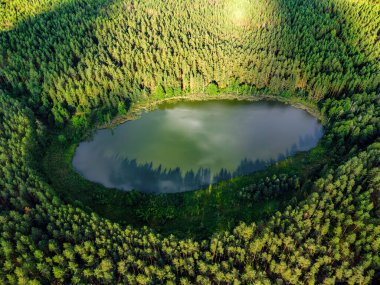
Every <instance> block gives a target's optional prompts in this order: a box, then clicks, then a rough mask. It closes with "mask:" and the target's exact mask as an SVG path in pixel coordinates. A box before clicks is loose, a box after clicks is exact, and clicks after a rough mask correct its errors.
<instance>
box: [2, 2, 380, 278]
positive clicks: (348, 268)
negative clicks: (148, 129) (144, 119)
mask: <svg viewBox="0 0 380 285" xmlns="http://www.w3.org/2000/svg"><path fill="white" fill-rule="evenodd" d="M0 7H1V10H0V14H1V15H5V17H1V20H0V47H1V49H0V190H1V191H0V229H1V235H0V283H1V284H115V283H121V284H162V283H166V284H176V283H178V284H190V283H197V284H230V283H236V284H239V283H243V284H270V283H275V284H285V283H289V284H333V283H348V284H369V283H371V282H372V283H374V284H375V283H376V282H377V281H378V280H379V278H380V257H379V252H380V224H379V223H380V192H379V191H380V140H379V138H380V136H379V133H380V104H379V103H380V102H379V101H380V96H379V94H380V84H379V83H380V41H379V29H380V28H379V27H380V17H379V12H380V5H379V3H378V2H377V1H371V0H362V1H351V0H320V1H316V0H275V1H263V0H255V1H248V0H240V1H227V0H226V1H223V0H222V1H203V0H195V1H190V0H183V1H174V0H173V1H158V0H148V1H139V0H136V1H129V2H128V1H124V0H114V1H110V0H37V1H24V0H13V1H5V2H2V3H0ZM195 93H202V94H208V96H210V98H211V97H212V98H214V97H218V96H220V95H221V94H223V93H234V94H235V95H236V96H240V95H257V94H270V95H273V96H276V95H278V96H279V98H297V100H303V101H305V102H312V103H313V104H314V103H317V104H318V107H319V108H320V110H321V112H322V113H323V114H324V116H325V117H326V126H325V136H324V138H323V140H322V141H321V143H320V145H319V146H318V147H317V148H316V149H314V150H312V151H311V152H310V153H301V154H298V155H296V156H294V157H291V158H289V159H287V160H285V161H283V162H281V163H279V164H278V165H276V166H273V167H271V168H269V169H267V170H266V171H263V172H259V173H256V174H253V175H249V176H245V177H240V178H235V179H233V180H231V181H228V182H224V183H221V184H219V185H217V186H214V187H212V188H210V189H204V190H200V191H195V192H191V193H186V194H183V195H170V196H169V195H167V196H165V195H162V196H156V197H144V195H143V194H140V193H136V192H134V193H123V192H120V191H116V190H115V191H113V190H107V191H104V189H103V188H102V187H100V186H98V185H94V184H92V183H90V182H88V181H84V180H83V179H82V178H80V177H79V176H78V175H77V174H75V173H74V172H73V171H72V169H71V168H70V167H69V165H70V158H71V153H72V151H73V150H74V147H75V144H76V142H78V140H80V139H81V138H82V137H83V135H85V134H87V133H88V132H89V130H91V129H92V128H93V127H94V126H95V125H97V124H103V123H108V122H109V121H111V120H112V119H113V118H114V117H115V116H117V115H120V116H125V115H126V112H127V111H128V110H129V109H130V106H131V105H134V106H136V105H138V104H139V102H140V103H141V102H144V103H146V102H154V101H155V100H157V99H161V98H171V97H178V96H183V97H186V98H187V97H191V95H190V94H195ZM46 150H47V154H46V156H45V151H46ZM44 156H45V158H44V159H43V157H44ZM43 160H44V163H41V162H42V161H43ZM53 162H54V163H53ZM42 164H44V165H45V168H44V167H43V165H42ZM43 168H44V171H48V173H47V176H48V177H45V175H44V174H43V172H44V171H42V170H43ZM49 168H51V169H50V170H49ZM274 175H276V177H274ZM285 175H286V176H285ZM294 176H296V177H295V178H294ZM49 178H50V179H52V180H51V181H49ZM277 178H278V181H277ZM291 179H292V180H291ZM49 183H50V184H49ZM68 185H69V186H70V187H72V189H69V188H67V187H68ZM278 188H280V189H278ZM255 189H258V190H259V191H260V193H265V194H260V195H258V194H257V197H256V196H255V195H256V194H255V193H256V192H257V191H255ZM265 189H266V190H265ZM268 189H271V190H270V191H269V190H268ZM273 189H276V190H275V191H273ZM251 192H252V193H251ZM253 192H255V193H253ZM274 193H276V194H274ZM277 193H278V194H277ZM248 194H249V195H248ZM290 196H291V197H293V198H290V200H291V201H287V200H288V199H287V198H289V197H290ZM111 203H114V204H111ZM286 203H288V205H286ZM113 205H116V206H115V207H113ZM123 205H124V207H125V208H124V209H123V210H122V211H121V210H120V209H122V206H123ZM129 205H133V207H131V208H128V207H129ZM126 208H128V209H126ZM162 209H166V210H165V211H162ZM98 214H99V215H98ZM107 218H109V219H107ZM263 219H264V222H260V221H261V220H263ZM239 221H243V223H241V224H239V225H237V223H238V222H239ZM244 222H245V223H244ZM202 223H203V224H202ZM228 223H230V225H229V224H228ZM197 224H198V225H199V226H198V227H197ZM142 225H148V226H149V227H142V228H141V226H142ZM152 228H153V229H152ZM157 231H159V232H160V231H161V232H162V233H163V234H164V235H161V234H160V233H157ZM171 233H174V234H176V236H174V235H170V234H171ZM193 237H196V238H199V237H204V238H202V239H200V240H194V239H192V238H193Z"/></svg>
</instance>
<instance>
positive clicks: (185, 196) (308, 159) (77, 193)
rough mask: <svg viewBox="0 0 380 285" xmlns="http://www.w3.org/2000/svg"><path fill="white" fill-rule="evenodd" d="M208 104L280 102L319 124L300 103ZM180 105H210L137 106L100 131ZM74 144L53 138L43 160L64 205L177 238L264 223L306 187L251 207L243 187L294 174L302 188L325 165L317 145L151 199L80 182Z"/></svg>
mask: <svg viewBox="0 0 380 285" xmlns="http://www.w3.org/2000/svg"><path fill="white" fill-rule="evenodd" d="M211 99H212V100H227V99H229V100H249V101H258V100H276V101H282V102H284V103H287V104H291V105H294V106H295V107H298V108H301V109H304V110H306V111H308V112H309V113H311V114H313V115H315V116H317V117H318V118H319V119H320V120H321V121H322V122H323V118H322V116H321V114H320V113H319V111H318V108H317V107H316V105H315V104H311V103H310V104H304V103H303V102H302V101H301V100H298V99H287V98H281V97H275V96H241V95H229V94H224V95H222V94H220V95H219V96H217V97H216V96H215V97H212V98H211ZM183 100H186V101H205V100H210V97H206V96H205V95H194V96H189V97H186V98H183V97H174V98H169V99H163V100H159V101H154V102H144V103H138V104H135V105H133V106H132V108H131V109H130V111H129V112H128V114H127V115H125V116H122V117H117V118H115V119H114V120H113V121H112V122H111V123H109V124H106V125H102V126H99V127H103V128H105V127H114V126H116V125H117V124H120V123H122V122H125V121H127V120H132V119H136V118H138V116H139V115H140V114H141V113H142V112H146V111H149V110H153V109H156V108H158V106H159V105H160V104H163V103H175V102H179V101H183ZM78 143H79V141H75V142H72V143H69V144H62V143H60V142H59V141H58V140H57V139H53V140H52V143H51V145H50V146H49V147H48V149H47V151H46V155H45V156H44V159H43V170H44V172H45V174H46V176H47V177H48V179H49V182H50V183H51V184H52V185H53V188H54V189H55V190H56V191H57V192H58V194H59V195H60V197H61V198H62V199H63V200H64V201H66V202H68V203H72V204H74V205H77V206H78V207H81V208H83V209H85V210H88V211H89V212H92V211H93V212H96V213H98V214H99V215H100V216H102V217H105V218H108V219H110V220H112V221H116V222H118V223H121V224H125V225H127V224H130V225H132V226H135V227H143V226H149V227H151V228H154V229H156V230H157V231H158V232H161V233H163V234H175V235H177V236H179V237H184V236H186V237H193V238H205V237H207V236H209V235H211V234H212V233H215V232H223V231H224V230H227V229H231V228H233V227H234V226H236V224H237V223H238V222H239V221H245V222H251V221H256V222H260V221H263V220H265V219H266V218H267V217H269V216H270V215H271V214H273V213H274V212H276V211H279V210H282V209H284V208H285V207H286V206H287V205H289V204H291V203H295V202H297V200H298V201H299V200H300V199H303V198H304V197H305V196H306V195H307V193H306V192H305V189H306V188H308V187H301V190H300V191H298V192H291V193H290V194H289V193H288V194H287V195H282V196H279V197H277V198H276V199H272V200H268V201H263V202H256V203H252V202H249V201H244V200H242V199H240V198H239V196H238V194H237V193H238V192H239V190H240V189H241V188H242V187H244V186H247V185H249V184H252V183H254V182H255V181H258V180H259V179H261V178H265V177H267V176H272V175H274V174H276V175H279V174H288V175H298V176H299V177H300V179H301V183H302V185H303V186H306V185H308V183H309V181H311V180H310V179H312V178H313V177H314V176H315V175H316V174H317V173H318V172H319V171H320V170H321V169H322V168H323V166H324V165H325V164H327V163H328V162H329V158H328V156H327V154H326V150H325V149H324V147H323V143H319V144H318V146H317V147H316V148H314V149H312V150H311V151H309V152H301V153H298V154H296V155H294V156H292V157H289V158H287V159H286V160H283V161H280V162H278V163H276V164H274V165H272V166H270V167H268V168H267V169H265V170H264V171H259V172H255V173H253V174H251V175H246V176H242V177H236V178H233V179H231V180H229V181H225V182H220V183H218V184H216V185H212V186H210V187H208V188H207V189H200V190H197V191H191V192H185V193H176V194H160V195H151V194H145V193H140V192H136V191H133V192H125V191H121V190H117V189H109V188H105V187H104V186H102V185H100V184H97V183H93V182H90V181H88V180H86V179H84V178H83V177H82V176H80V175H79V174H78V173H77V172H76V171H75V170H74V168H73V166H72V158H73V155H74V153H75V149H76V147H77V145H78Z"/></svg>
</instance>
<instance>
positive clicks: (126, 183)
mask: <svg viewBox="0 0 380 285" xmlns="http://www.w3.org/2000/svg"><path fill="white" fill-rule="evenodd" d="M322 133H323V129H322V126H321V124H320V123H319V122H318V120H317V119H316V118H314V117H313V116H311V115H310V114H308V113H307V112H306V111H303V110H300V109H297V108H295V107H292V106H290V105H285V104H282V103H278V102H239V101H217V102H211V101H209V102H187V103H177V104H166V105H162V106H161V107H160V109H157V110H155V111H152V112H149V113H145V114H143V115H142V116H141V118H139V119H138V120H135V121H129V122H126V123H124V124H121V125H119V126H118V127H116V128H115V129H112V130H110V129H103V130H98V131H97V132H96V133H95V134H94V136H93V138H92V139H91V140H90V141H85V142H82V143H80V144H79V146H78V148H77V150H76V152H75V155H74V158H73V165H74V168H75V169H76V170H77V171H78V172H79V173H80V174H81V175H83V176H84V177H85V178H87V179H88V180H91V181H94V182H99V183H101V184H103V185H104V186H106V187H115V188H120V189H124V190H132V189H135V190H139V191H143V192H153V193H161V192H180V191H188V190H193V189H197V188H200V187H203V186H206V185H209V184H210V183H214V182H217V181H220V180H224V179H228V178H230V177H232V176H237V175H242V174H247V173H250V172H253V171H256V170H260V169H263V168H265V167H267V166H268V165H270V164H272V163H274V162H275V161H278V160H281V159H284V158H286V157H287V156H289V155H292V154H294V153H296V152H298V151H305V150H309V149H311V148H313V147H314V146H315V145H316V144H317V142H318V140H319V139H320V138H321V136H322Z"/></svg>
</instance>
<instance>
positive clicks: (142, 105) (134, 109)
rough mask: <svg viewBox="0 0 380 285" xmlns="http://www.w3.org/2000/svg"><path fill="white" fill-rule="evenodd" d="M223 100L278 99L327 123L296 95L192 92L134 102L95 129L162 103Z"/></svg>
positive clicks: (309, 103)
mask: <svg viewBox="0 0 380 285" xmlns="http://www.w3.org/2000/svg"><path fill="white" fill-rule="evenodd" d="M221 100H231V101H232V100H237V101H247V102H257V101H277V102H281V103H284V104H288V105H291V106H293V107H295V108H298V109H301V110H304V111H306V112H308V113H309V114H310V115H312V116H313V117H315V118H317V119H318V120H319V121H320V122H321V124H322V126H323V125H325V123H326V120H325V118H324V116H323V115H322V113H321V112H320V109H319V108H318V107H317V105H316V104H314V103H312V102H307V101H304V100H301V99H297V98H296V97H290V98H285V97H281V96H276V95H237V94H229V93H221V94H218V95H216V96H210V95H207V94H204V93H203V94H202V93H199V94H191V95H187V96H176V97H170V98H164V99H157V100H152V101H150V100H148V101H143V102H138V103H134V104H132V105H131V107H130V109H129V110H128V111H127V113H126V114H125V115H121V116H120V115H119V116H116V117H115V118H113V119H112V120H111V121H110V122H109V123H103V124H100V125H97V124H95V125H94V128H93V130H92V131H94V130H100V129H112V128H115V127H117V126H118V125H121V124H123V123H125V122H128V121H133V120H136V119H138V118H139V117H140V116H141V115H142V114H143V113H146V112H150V111H154V110H156V109H157V108H159V106H160V105H162V104H167V103H179V102H202V101H221Z"/></svg>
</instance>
